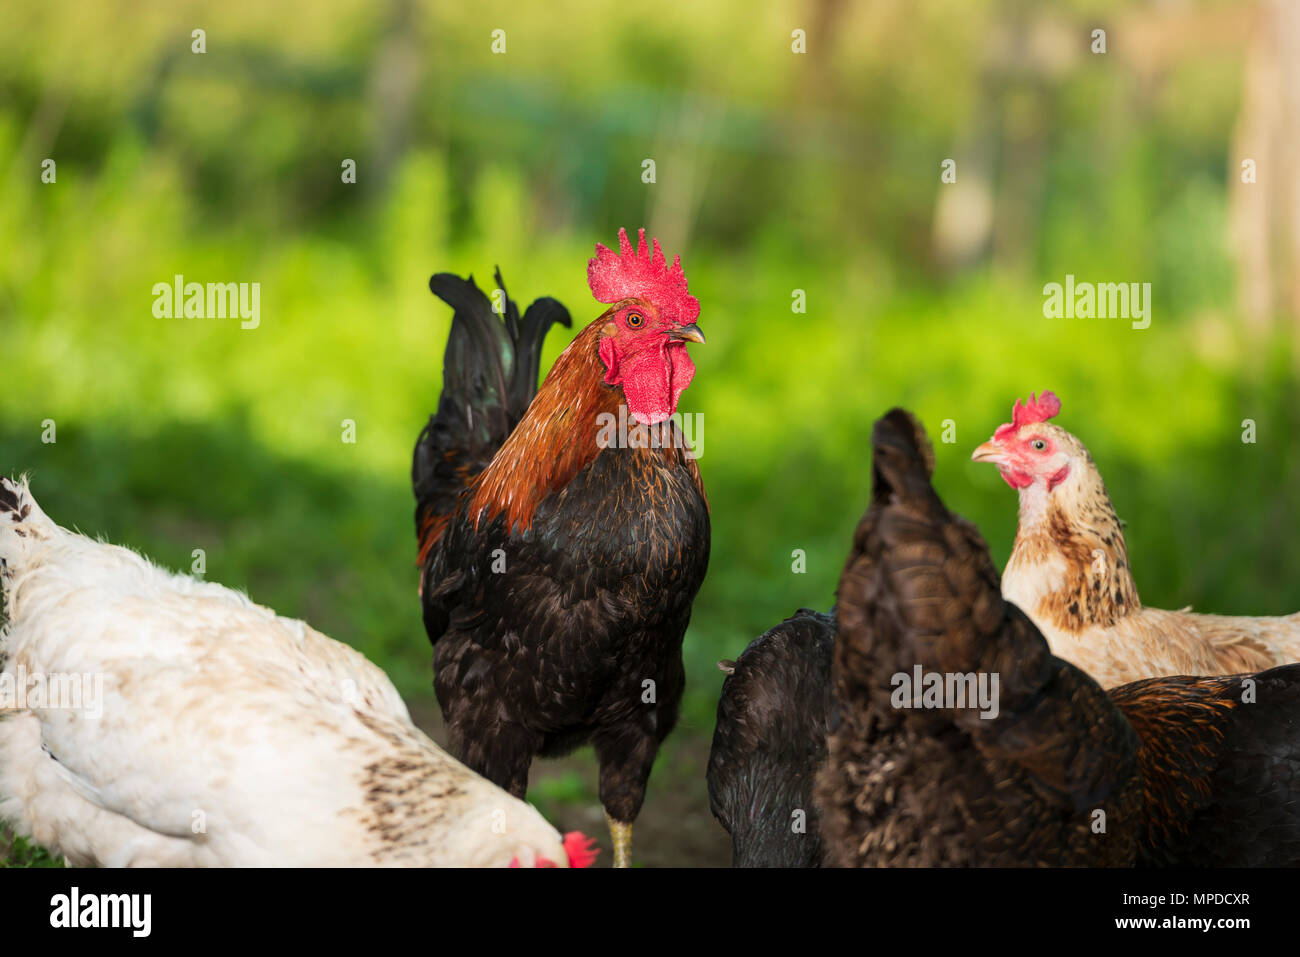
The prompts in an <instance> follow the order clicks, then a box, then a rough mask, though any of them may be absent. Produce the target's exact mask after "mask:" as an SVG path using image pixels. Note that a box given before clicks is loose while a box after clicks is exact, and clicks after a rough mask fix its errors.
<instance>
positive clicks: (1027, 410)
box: [993, 392, 1061, 439]
mask: <svg viewBox="0 0 1300 957" xmlns="http://www.w3.org/2000/svg"><path fill="white" fill-rule="evenodd" d="M1060 411H1061V400H1060V399H1058V398H1057V397H1056V393H1055V392H1044V393H1043V395H1042V397H1041V398H1034V394H1033V393H1032V392H1031V393H1029V401H1028V402H1026V403H1025V404H1024V405H1021V404H1020V400H1019V399H1016V405H1015V408H1013V409H1012V410H1011V421H1010V422H1008V423H1007V424H1006V425H1000V426H998V430H997V431H996V432H994V433H993V438H995V439H1003V438H1006V437H1007V436H1008V435H1011V434H1012V433H1014V432H1018V431H1020V427H1021V426H1023V425H1029V424H1030V423H1032V422H1046V421H1047V420H1048V419H1050V418H1052V417H1053V416H1055V415H1057V414H1059V413H1060Z"/></svg>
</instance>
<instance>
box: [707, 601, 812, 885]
mask: <svg viewBox="0 0 1300 957" xmlns="http://www.w3.org/2000/svg"><path fill="white" fill-rule="evenodd" d="M834 637H835V619H834V618H833V617H832V616H831V615H823V614H821V613H820V612H816V611H811V610H809V609H807V608H803V609H800V610H799V611H798V612H797V613H796V614H795V615H794V616H792V617H790V618H787V619H786V620H785V621H783V622H782V623H781V624H779V625H777V626H776V627H775V628H773V629H772V630H771V631H768V632H767V633H765V634H763V635H760V636H759V637H758V638H755V639H754V640H753V641H752V642H750V645H749V647H748V648H746V649H745V651H744V653H743V654H741V656H740V657H739V658H738V659H736V661H735V662H720V663H719V665H720V667H722V668H723V670H724V671H727V672H728V676H727V678H726V680H724V681H723V683H722V697H721V698H720V699H719V701H718V722H717V725H716V726H715V728H714V731H713V748H712V750H711V751H710V752H709V771H708V783H709V808H710V809H711V810H712V811H713V816H714V817H716V818H717V819H718V822H719V823H720V824H721V825H722V826H723V827H724V828H725V829H726V830H727V833H729V834H730V835H731V846H732V865H733V866H735V867H820V866H821V862H822V841H821V826H820V819H819V815H818V814H817V810H816V807H815V804H814V802H813V796H812V790H813V780H814V778H815V777H816V774H817V768H818V767H819V766H820V765H821V763H822V759H823V758H825V756H826V722H827V717H828V713H829V710H830V704H831V697H830V660H831V643H832V641H833V640H834Z"/></svg>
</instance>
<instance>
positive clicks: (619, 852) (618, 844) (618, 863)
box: [605, 814, 632, 867]
mask: <svg viewBox="0 0 1300 957" xmlns="http://www.w3.org/2000/svg"><path fill="white" fill-rule="evenodd" d="M605 823H606V824H608V825H609V836H610V837H611V838H613V840H614V866H615V867H631V866H632V822H631V821H626V822H625V821H616V820H614V819H613V818H612V817H610V816H609V814H606V815H605Z"/></svg>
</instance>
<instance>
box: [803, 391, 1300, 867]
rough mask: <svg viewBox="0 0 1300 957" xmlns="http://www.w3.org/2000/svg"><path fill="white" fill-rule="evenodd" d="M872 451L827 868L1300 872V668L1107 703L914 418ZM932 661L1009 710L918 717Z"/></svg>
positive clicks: (835, 747)
mask: <svg viewBox="0 0 1300 957" xmlns="http://www.w3.org/2000/svg"><path fill="white" fill-rule="evenodd" d="M873 446H874V464H873V497H872V502H871V506H870V508H869V509H868V511H867V513H866V515H865V516H864V517H863V519H862V522H861V523H860V524H859V526H858V529H857V533H856V535H855V537H854V546H853V552H852V554H851V555H850V557H849V560H848V563H847V564H846V566H845V569H844V573H843V576H842V578H841V580H840V588H839V595H838V604H837V612H838V616H839V627H838V632H837V638H836V643H835V650H834V655H833V662H832V666H831V667H832V676H833V686H834V693H835V695H836V698H837V699H838V702H839V709H838V712H837V713H838V716H839V722H838V725H837V726H836V727H835V728H834V730H833V731H832V733H831V736H830V744H829V749H828V751H829V754H828V759H827V762H826V764H825V766H824V767H823V769H822V771H821V773H820V775H819V777H818V784H817V789H816V797H817V800H818V803H819V805H820V808H821V812H822V820H823V836H824V841H825V844H826V853H827V861H828V863H832V864H842V865H907V864H915V865H1108V866H1126V865H1133V864H1151V865H1171V864H1181V865H1196V864H1202V865H1216V864H1248V863H1253V864H1278V863H1296V861H1297V855H1298V852H1300V807H1298V806H1297V794H1296V791H1295V788H1296V782H1297V781H1298V780H1300V728H1298V727H1297V719H1296V712H1297V707H1298V706H1300V666H1287V667H1284V668H1276V669H1273V670H1272V671H1267V672H1263V673H1261V674H1259V675H1255V676H1236V677H1234V678H1212V679H1205V678H1177V677H1175V678H1161V679H1155V680H1152V681H1144V682H1137V683H1135V684H1132V685H1128V686H1125V687H1123V688H1119V689H1115V691H1114V692H1113V694H1107V693H1106V692H1104V691H1102V689H1101V688H1100V687H1099V686H1098V685H1097V684H1096V683H1095V682H1094V681H1092V679H1090V678H1089V677H1088V676H1087V675H1085V674H1084V673H1083V672H1081V671H1079V670H1078V669H1077V668H1075V667H1074V666H1073V665H1070V664H1068V663H1066V662H1064V661H1061V660H1060V659H1058V658H1055V657H1053V656H1052V655H1051V654H1050V653H1049V652H1048V649H1047V645H1046V642H1045V641H1044V639H1043V637H1042V635H1041V634H1040V633H1039V632H1038V630H1037V629H1036V628H1035V627H1034V625H1033V624H1032V623H1031V622H1030V621H1029V619H1028V618H1027V617H1026V616H1025V615H1024V614H1022V613H1021V612H1020V610H1019V609H1018V608H1016V607H1015V606H1014V605H1012V604H1010V603H1008V602H1006V601H1004V600H1003V599H1002V597H1001V594H1000V589H999V581H998V575H997V572H996V570H995V569H994V567H993V564H992V562H991V560H990V559H989V556H988V550H987V548H986V546H985V544H984V542H983V540H982V539H981V538H980V536H979V533H978V532H977V531H976V530H975V529H974V527H973V526H971V525H970V524H969V523H968V522H966V521H964V520H963V519H961V518H960V517H958V516H956V515H953V514H952V513H950V512H948V511H947V509H946V508H945V507H944V506H943V503H942V502H941V501H940V499H939V497H938V496H937V495H936V494H935V492H934V490H933V488H932V487H931V485H930V471H931V469H932V467H933V454H932V452H931V450H930V448H929V445H928V442H927V441H926V439H925V436H924V432H923V431H922V430H921V428H920V426H919V424H918V423H917V422H916V421H915V419H913V418H912V417H911V416H910V415H908V414H907V413H905V412H903V411H901V410H894V411H893V412H891V413H890V414H889V415H887V416H886V417H885V418H883V419H881V420H880V421H879V422H877V423H876V428H875V431H874V434H873ZM917 666H919V667H920V668H921V669H922V672H923V674H937V675H941V676H944V677H945V678H946V677H948V676H955V675H974V676H977V677H978V676H981V675H983V676H986V677H990V678H991V676H994V675H996V676H997V678H998V694H997V698H996V701H997V715H996V717H981V716H980V713H979V712H980V709H979V708H978V707H971V706H970V703H969V702H965V705H966V706H964V707H962V706H955V705H957V704H958V703H957V702H953V701H940V702H937V703H939V704H941V705H945V706H941V707H934V708H921V709H912V708H904V707H899V706H898V705H899V704H900V703H903V702H905V701H906V697H904V698H903V699H902V700H901V701H900V697H899V692H898V686H901V682H899V681H897V680H896V676H899V675H904V676H912V675H913V674H914V669H915V668H916V667H917ZM1243 683H1244V684H1243ZM954 687H955V686H954ZM1243 693H1245V694H1246V699H1247V700H1243V697H1242V695H1243ZM986 710H987V709H986Z"/></svg>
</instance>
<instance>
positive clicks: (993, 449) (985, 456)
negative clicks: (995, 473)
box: [970, 439, 1002, 465]
mask: <svg viewBox="0 0 1300 957" xmlns="http://www.w3.org/2000/svg"><path fill="white" fill-rule="evenodd" d="M970 460H971V461H972V462H992V463H994V464H995V465H999V464H1001V463H1002V447H1001V446H1000V445H998V444H997V443H996V442H994V441H993V440H992V439H989V441H987V442H985V443H984V444H983V445H981V446H980V447H979V448H977V449H976V450H975V451H974V452H972V453H971V456H970Z"/></svg>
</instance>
